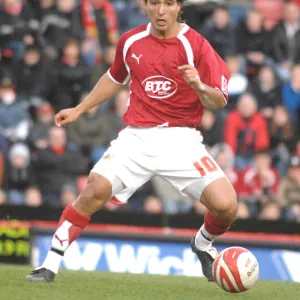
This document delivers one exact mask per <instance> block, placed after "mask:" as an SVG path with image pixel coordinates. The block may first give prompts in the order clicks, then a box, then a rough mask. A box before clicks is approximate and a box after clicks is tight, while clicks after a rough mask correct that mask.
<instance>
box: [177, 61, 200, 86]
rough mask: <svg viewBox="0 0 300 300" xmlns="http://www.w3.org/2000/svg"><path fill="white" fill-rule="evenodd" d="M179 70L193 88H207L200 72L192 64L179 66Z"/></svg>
mask: <svg viewBox="0 0 300 300" xmlns="http://www.w3.org/2000/svg"><path fill="white" fill-rule="evenodd" d="M178 71H179V72H180V74H181V75H182V76H183V78H184V80H185V81H186V83H187V84H188V85H189V86H190V87H191V88H193V89H194V90H196V91H199V90H200V91H201V90H204V89H205V84H203V83H202V82H201V80H200V77H199V73H198V71H197V69H196V68H194V67H192V66H190V65H183V66H180V67H178Z"/></svg>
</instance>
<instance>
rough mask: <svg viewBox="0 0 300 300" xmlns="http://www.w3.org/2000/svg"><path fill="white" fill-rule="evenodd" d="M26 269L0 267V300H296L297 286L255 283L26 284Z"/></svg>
mask: <svg viewBox="0 0 300 300" xmlns="http://www.w3.org/2000/svg"><path fill="white" fill-rule="evenodd" d="M30 271H31V269H30V268H29V267H21V266H11V265H5V264H0V299H1V300H65V299H66V300H94V299H95V300H169V299H170V300H171V299H172V300H173V299H174V300H206V299H207V300H227V299H236V300H250V299H251V300H252V299H253V300H294V299H295V300H297V299H300V284H297V283H291V282H279V281H258V282H257V283H256V285H255V286H254V287H253V288H252V289H251V290H250V291H247V292H245V293H242V294H230V293H227V292H225V291H223V290H222V289H221V288H219V287H218V286H217V285H216V284H215V283H208V282H207V281H206V280H205V279H204V278H196V277H181V276H180V277H179V276H154V275H139V274H138V275H137V274H121V273H120V274H117V273H108V272H86V271H61V272H60V273H59V275H58V276H57V277H56V281H55V283H51V284H48V283H32V282H26V281H25V280H24V277H25V276H26V275H27V274H28V272H30Z"/></svg>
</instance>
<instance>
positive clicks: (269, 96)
mask: <svg viewBox="0 0 300 300" xmlns="http://www.w3.org/2000/svg"><path fill="white" fill-rule="evenodd" d="M183 19H184V20H185V22H186V23H187V24H188V25H190V26H191V27H192V28H193V29H195V30H197V31H198V32H200V33H201V34H202V35H203V36H204V37H205V38H207V39H208V41H209V42H210V43H211V44H212V46H213V47H214V49H215V50H216V51H217V52H218V54H219V55H220V56H221V57H222V58H223V59H224V60H225V61H226V63H227V65H228V67H229V69H230V71H231V73H232V79H231V80H230V82H229V95H230V101H229V104H228V106H227V107H226V109H224V110H222V111H218V112H213V111H209V110H207V111H206V112H205V114H204V116H203V120H202V124H201V127H200V128H199V130H200V131H201V132H202V135H203V137H204V143H205V144H206V146H207V149H208V150H209V152H210V153H211V155H212V156H213V157H214V158H215V160H216V161H217V162H218V164H219V165H220V166H221V167H222V168H223V170H224V171H225V173H226V174H227V176H228V178H229V180H230V181H231V182H232V183H233V185H234V187H235V189H236V192H237V195H238V199H239V213H238V214H239V217H240V218H245V219H246V218H253V217H254V218H259V219H268V220H278V219H285V220H291V221H300V1H299V0H294V1H284V0H253V1H250V0H242V1H235V0H223V1H222V0H215V1H207V0H188V1H187V2H186V3H185V5H184V7H183ZM144 23H147V17H146V15H145V13H144V10H143V0H113V1H110V0H81V1H79V0H0V204H4V203H8V204H12V205H23V204H25V205H29V206H40V205H50V206H55V207H61V206H65V205H67V204H69V203H71V202H73V201H74V200H75V199H76V197H77V195H78V193H79V192H80V191H81V190H82V189H83V187H84V185H85V184H86V181H87V175H88V173H89V170H90V168H91V167H92V166H93V165H94V164H95V163H96V162H97V161H98V160H99V159H100V158H101V157H102V155H103V154H104V152H105V151H106V149H107V147H108V146H109V144H110V141H111V140H112V139H114V138H116V137H117V135H118V132H119V131H120V130H121V129H122V128H123V127H124V123H123V121H122V115H123V114H124V112H125V111H126V108H127V100H128V96H129V92H128V89H127V88H126V87H124V89H123V90H121V91H120V92H119V93H118V94H117V95H116V96H115V97H114V98H113V99H111V100H110V101H108V102H107V103H105V104H103V105H102V106H101V107H96V108H93V109H91V110H90V111H89V112H88V113H87V114H85V115H83V116H81V117H80V119H79V120H78V121H77V122H76V123H75V124H71V125H70V126H68V127H67V128H57V127H55V126H54V124H53V117H54V114H55V113H56V112H58V111H59V110H60V109H63V108H68V107H71V106H74V105H76V104H78V103H79V102H80V101H82V99H84V97H85V96H86V95H87V93H88V92H89V90H90V89H91V88H92V87H93V85H94V84H95V83H96V81H97V80H98V79H99V77H100V76H101V75H102V74H104V73H105V72H106V70H107V69H108V68H109V66H110V65H111V63H112V62H113V60H114V55H115V49H116V43H117V41H118V39H119V37H120V35H121V34H123V33H124V32H125V31H127V30H129V29H131V28H133V27H136V26H139V25H141V24H144ZM105 209H108V210H116V209H118V210H136V211H146V212H148V213H160V212H165V213H168V214H175V213H184V212H189V211H194V212H196V213H199V214H203V213H204V212H205V207H203V206H202V205H201V204H200V203H199V201H195V199H189V198H187V197H186V196H183V195H182V194H181V193H180V192H179V191H177V190H175V189H174V188H173V187H172V186H171V185H170V184H169V183H168V182H166V181H164V180H163V179H162V178H160V177H154V178H153V180H151V181H150V182H148V183H147V184H145V185H144V186H143V187H141V188H140V189H139V190H138V191H137V192H136V193H135V194H134V195H133V196H132V197H131V199H130V200H129V204H128V205H126V206H124V207H120V206H117V205H115V204H113V203H111V202H109V203H107V204H106V206H105Z"/></svg>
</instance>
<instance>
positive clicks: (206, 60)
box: [107, 23, 230, 128]
mask: <svg viewBox="0 0 300 300" xmlns="http://www.w3.org/2000/svg"><path fill="white" fill-rule="evenodd" d="M150 28H151V24H150V23H149V24H148V25H142V26H140V27H137V28H135V29H132V30H130V31H128V32H126V33H125V34H124V35H123V36H122V37H121V38H120V40H119V43H118V45H117V51H116V58H115V61H114V63H113V65H112V66H111V68H110V69H109V70H108V72H107V73H108V76H109V77H110V78H111V80H113V81H114V82H116V83H119V84H126V83H127V82H128V81H129V79H130V80H131V81H130V85H129V88H130V97H129V100H128V110H127V112H126V113H125V114H124V117H123V119H124V122H125V123H126V124H128V125H132V126H144V127H150V126H158V125H161V126H178V127H194V128H197V127H199V125H200V122H201V117H202V115H203V111H204V106H203V105H202V104H201V102H200V100H199V97H198V95H197V93H196V91H195V90H194V89H192V88H191V87H190V86H189V85H188V84H187V83H186V82H185V81H184V79H183V77H182V75H181V74H180V73H179V71H178V69H177V68H178V67H179V66H181V65H185V64H189V65H191V66H194V67H195V68H197V70H198V72H199V76H200V79H201V81H202V82H203V83H205V84H207V85H208V86H210V87H213V88H216V89H219V90H220V91H221V92H222V93H223V95H224V101H226V102H227V101H228V87H227V83H228V81H229V78H230V72H229V70H228V68H227V66H226V64H225V63H224V61H223V60H222V59H221V58H220V57H219V55H218V54H217V53H216V52H215V51H214V50H213V48H212V47H211V45H210V44H209V43H208V42H207V40H206V39H204V38H203V37H202V36H201V35H200V34H198V33H197V32H196V31H194V30H193V29H191V28H190V27H189V26H187V25H185V26H184V27H183V29H182V30H181V31H180V32H179V34H178V35H177V36H176V37H174V38H170V39H158V38H156V37H154V36H153V35H151V33H150Z"/></svg>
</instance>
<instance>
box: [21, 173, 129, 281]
mask: <svg viewBox="0 0 300 300" xmlns="http://www.w3.org/2000/svg"><path fill="white" fill-rule="evenodd" d="M113 187H114V188H113V189H112V183H111V181H109V180H108V179H107V178H105V177H104V176H101V175H99V174H97V173H94V172H91V173H90V176H89V178H88V183H87V185H86V187H85V189H84V190H83V191H82V193H81V194H80V195H79V197H78V198H77V199H76V201H75V202H74V203H73V204H70V205H68V206H67V207H66V208H65V209H64V211H63V213H62V215H61V218H60V220H59V223H58V226H57V229H56V231H55V233H54V235H53V239H52V243H51V249H50V250H49V252H48V254H47V256H46V259H45V261H44V262H43V264H42V266H41V267H39V268H37V269H36V270H34V271H33V272H32V273H31V274H30V275H28V276H27V277H26V280H28V281H47V282H51V281H53V279H54V276H55V274H57V273H58V269H59V266H60V263H61V261H62V259H63V256H64V253H65V251H66V250H67V249H68V247H69V246H70V245H71V243H72V242H73V241H75V240H76V239H77V238H78V237H79V236H80V234H81V232H82V231H83V230H84V228H85V227H86V226H87V225H88V223H89V221H90V217H91V216H92V215H93V214H94V213H95V212H96V211H98V210H99V209H101V208H102V206H103V205H104V204H105V203H106V202H107V201H109V200H110V199H111V196H112V194H117V193H118V192H120V191H122V190H123V189H125V185H124V184H123V182H122V181H121V180H120V179H119V178H118V177H115V178H114V180H113Z"/></svg>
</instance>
